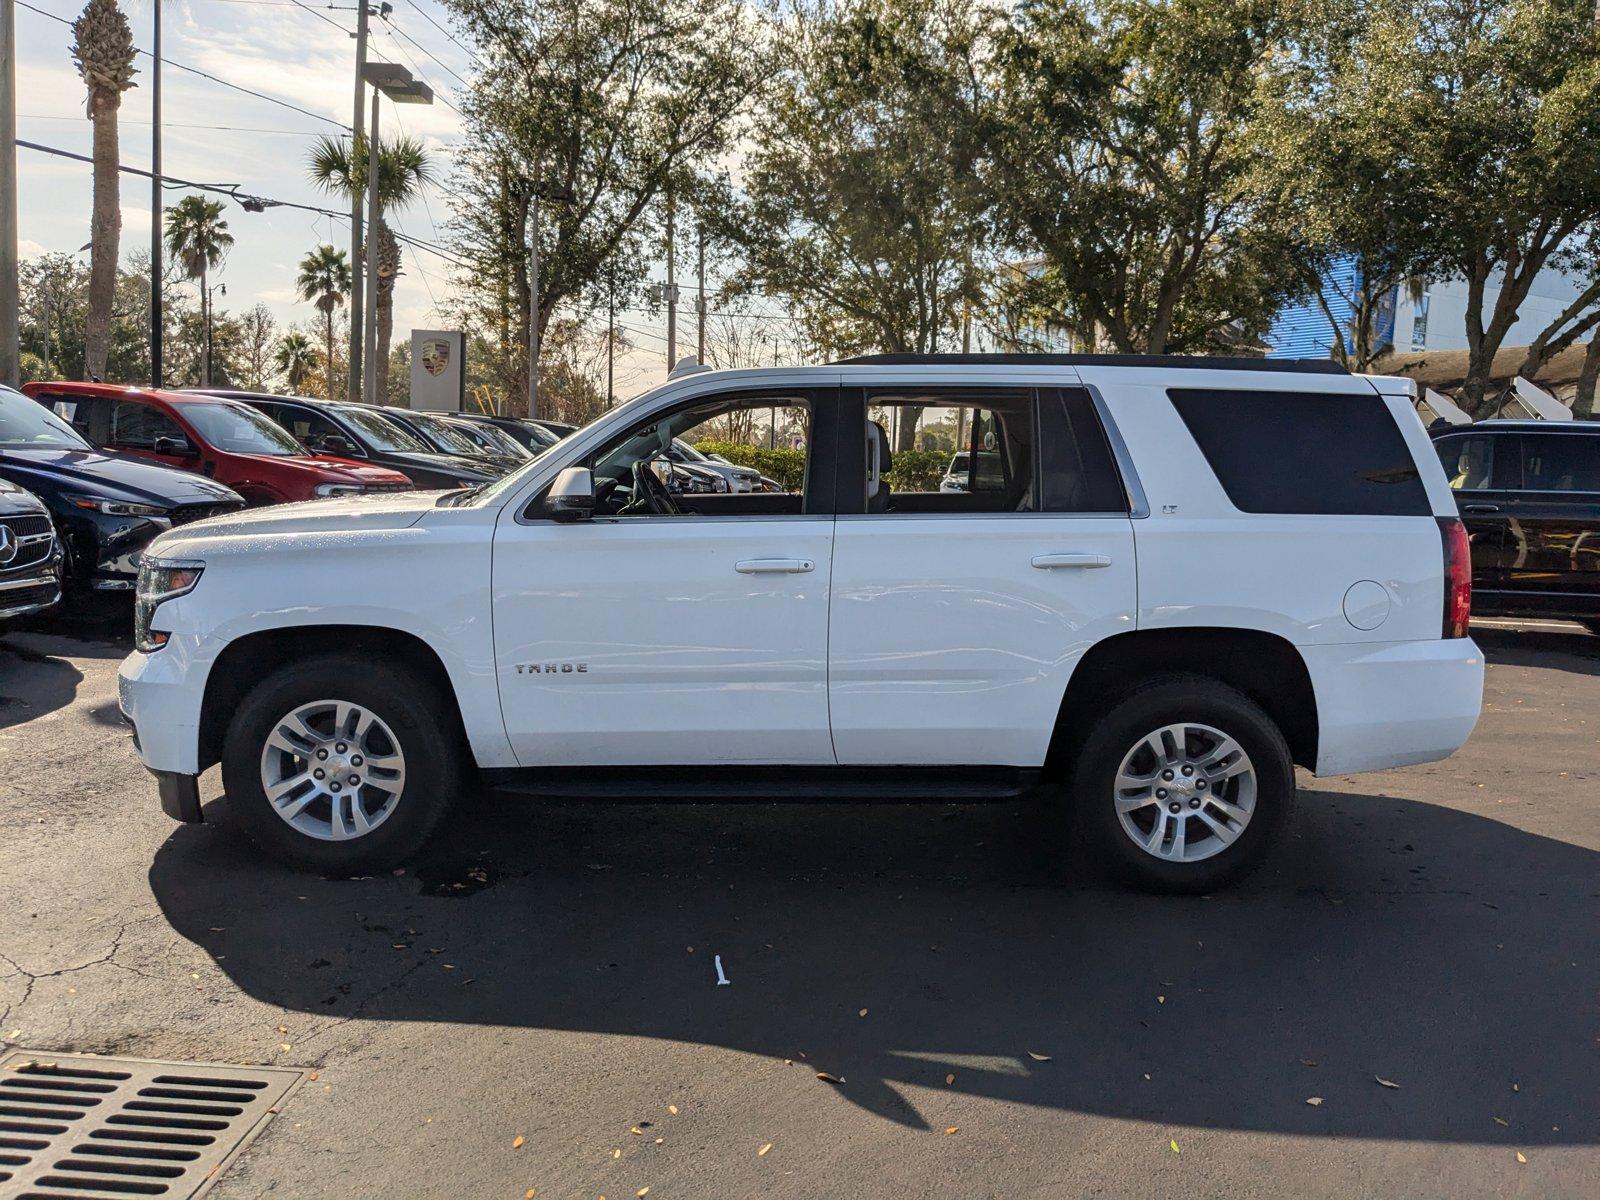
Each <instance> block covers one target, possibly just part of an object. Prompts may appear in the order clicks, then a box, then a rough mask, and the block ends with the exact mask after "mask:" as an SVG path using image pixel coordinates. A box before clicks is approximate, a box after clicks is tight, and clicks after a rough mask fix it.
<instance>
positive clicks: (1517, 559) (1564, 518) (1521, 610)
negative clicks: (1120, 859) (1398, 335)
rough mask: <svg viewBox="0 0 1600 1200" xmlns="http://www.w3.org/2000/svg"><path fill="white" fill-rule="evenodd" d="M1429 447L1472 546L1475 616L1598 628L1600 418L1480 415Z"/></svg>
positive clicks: (1438, 435)
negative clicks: (1516, 418) (1485, 417)
mask: <svg viewBox="0 0 1600 1200" xmlns="http://www.w3.org/2000/svg"><path fill="white" fill-rule="evenodd" d="M1433 444H1434V447H1435V448H1436V449H1437V450H1438V452H1439V460H1440V461H1441V462H1442V463H1443V464H1444V473H1445V475H1447V476H1448V477H1449V479H1450V487H1451V488H1452V489H1453V490H1454V491H1455V494H1456V506H1457V507H1458V508H1459V509H1460V510H1461V518H1462V521H1463V522H1464V523H1465V524H1466V527H1467V536H1468V539H1469V541H1470V542H1471V545H1472V611H1473V613H1474V615H1477V616H1497V617H1554V618H1559V619H1564V620H1574V621H1581V622H1583V623H1584V624H1585V625H1587V626H1589V628H1590V629H1592V630H1594V631H1595V632H1597V633H1600V423H1596V424H1591V423H1589V422H1580V421H1479V422H1477V423H1476V424H1473V425H1456V426H1449V427H1445V428H1441V429H1438V430H1436V431H1433Z"/></svg>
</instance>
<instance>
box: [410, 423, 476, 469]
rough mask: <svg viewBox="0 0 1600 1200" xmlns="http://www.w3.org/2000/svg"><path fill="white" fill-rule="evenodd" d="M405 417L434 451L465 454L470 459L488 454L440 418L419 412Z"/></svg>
mask: <svg viewBox="0 0 1600 1200" xmlns="http://www.w3.org/2000/svg"><path fill="white" fill-rule="evenodd" d="M406 415H407V416H408V417H409V418H410V419H411V422H412V424H414V425H415V426H416V427H417V428H418V429H420V430H421V431H422V436H423V437H425V438H427V439H428V440H429V441H430V442H432V443H433V445H434V448H435V449H436V450H442V451H443V452H444V453H446V454H465V455H467V456H469V457H471V458H482V457H484V456H485V455H486V454H488V453H489V451H487V450H485V449H484V448H483V447H482V446H480V445H478V443H477V442H475V441H473V440H472V439H471V438H469V437H468V436H467V435H466V434H464V433H462V432H461V431H460V430H459V429H457V428H456V427H455V426H454V425H452V424H450V422H449V421H446V420H444V419H443V418H442V417H436V416H433V415H432V414H431V413H419V412H413V413H407V414H406Z"/></svg>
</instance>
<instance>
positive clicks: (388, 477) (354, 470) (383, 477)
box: [293, 454, 407, 486]
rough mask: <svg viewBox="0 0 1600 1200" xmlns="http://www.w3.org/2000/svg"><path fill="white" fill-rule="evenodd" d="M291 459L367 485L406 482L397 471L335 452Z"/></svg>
mask: <svg viewBox="0 0 1600 1200" xmlns="http://www.w3.org/2000/svg"><path fill="white" fill-rule="evenodd" d="M293 461H295V462H297V463H305V464H307V465H308V466H314V467H316V468H317V469H318V470H319V471H322V472H324V473H330V472H338V473H339V474H340V475H348V476H350V477H351V478H352V479H354V480H355V481H356V482H358V483H364V484H367V485H369V486H372V485H379V486H381V485H385V484H388V485H393V484H403V483H405V482H407V481H406V477H405V476H404V475H402V474H401V473H400V472H399V471H391V470H390V469H389V468H388V467H377V466H373V465H372V464H371V463H363V462H357V461H356V460H355V459H353V458H340V457H339V456H338V455H335V454H319V455H317V456H316V457H315V458H297V459H294V460H293Z"/></svg>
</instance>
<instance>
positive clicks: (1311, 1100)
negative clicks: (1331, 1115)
mask: <svg viewBox="0 0 1600 1200" xmlns="http://www.w3.org/2000/svg"><path fill="white" fill-rule="evenodd" d="M1306 1103H1307V1104H1309V1105H1311V1107H1312V1108H1317V1107H1318V1106H1320V1105H1321V1104H1322V1097H1321V1096H1307V1097H1306Z"/></svg>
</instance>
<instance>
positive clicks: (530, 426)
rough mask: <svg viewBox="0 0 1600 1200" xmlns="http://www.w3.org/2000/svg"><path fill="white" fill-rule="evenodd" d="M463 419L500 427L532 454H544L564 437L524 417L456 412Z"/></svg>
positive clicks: (500, 429) (475, 423)
mask: <svg viewBox="0 0 1600 1200" xmlns="http://www.w3.org/2000/svg"><path fill="white" fill-rule="evenodd" d="M452 415H453V416H455V417H456V418H458V419H459V420H462V421H470V422H472V423H473V424H474V425H488V426H492V427H493V428H495V429H498V430H499V431H500V432H501V433H503V434H505V435H506V436H507V437H509V438H511V439H512V440H513V441H515V442H516V443H517V444H518V445H520V446H521V447H523V449H525V450H527V451H528V452H529V453H530V454H543V453H544V452H545V451H546V450H548V449H550V447H551V446H554V445H555V444H556V443H557V442H559V441H560V440H561V439H562V438H564V437H566V434H564V433H556V432H554V431H552V430H550V429H546V428H545V427H544V425H542V424H541V423H539V422H538V421H529V420H527V419H526V418H524V417H492V416H489V415H488V414H487V413H465V412H464V413H454V414H452Z"/></svg>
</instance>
